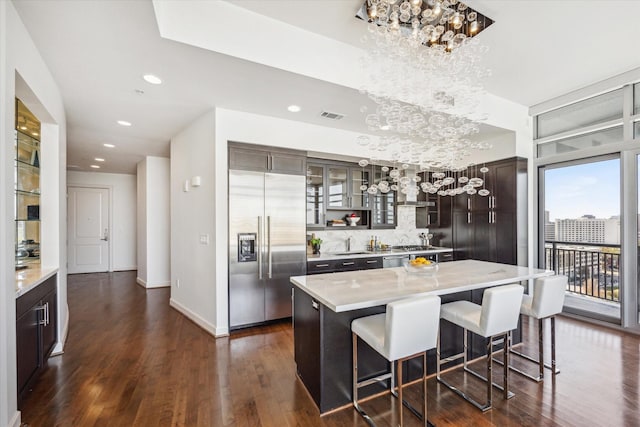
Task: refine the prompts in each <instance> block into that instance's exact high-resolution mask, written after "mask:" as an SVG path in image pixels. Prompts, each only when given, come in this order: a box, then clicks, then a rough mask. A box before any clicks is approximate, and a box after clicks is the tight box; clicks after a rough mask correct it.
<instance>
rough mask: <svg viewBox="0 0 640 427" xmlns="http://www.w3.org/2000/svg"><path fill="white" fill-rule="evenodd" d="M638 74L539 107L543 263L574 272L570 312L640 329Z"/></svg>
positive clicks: (571, 274)
mask: <svg viewBox="0 0 640 427" xmlns="http://www.w3.org/2000/svg"><path fill="white" fill-rule="evenodd" d="M636 74H637V75H636V76H635V77H633V75H632V73H629V74H626V75H625V76H624V77H625V78H626V77H629V76H631V78H630V80H631V81H621V79H620V78H612V79H611V80H610V81H607V82H599V83H598V84H597V85H594V86H593V87H591V88H585V89H582V90H579V91H576V92H573V93H571V94H568V95H566V96H565V97H561V98H558V99H556V100H552V101H549V102H547V103H543V104H540V105H538V106H534V107H532V109H531V112H532V115H533V116H534V140H535V141H534V142H535V156H536V158H535V164H536V167H537V169H538V183H537V184H538V190H539V192H538V200H537V208H538V210H537V213H538V248H537V249H538V251H537V253H538V258H537V262H538V265H539V266H544V267H546V268H549V269H553V270H555V271H556V272H557V273H559V274H565V275H566V276H567V277H568V279H569V283H568V285H567V297H566V300H565V301H566V302H565V311H566V312H571V313H575V314H579V315H583V316H588V317H592V318H596V319H598V320H602V321H607V322H611V323H615V324H619V325H621V326H622V327H624V328H632V329H635V330H638V331H640V233H639V231H638V230H639V229H640V172H639V171H640V70H638V73H636ZM634 79H635V80H634ZM609 82H610V83H611V89H610V90H609V91H604V92H603V91H602V88H603V87H605V86H606V83H609ZM572 100H573V101H572Z"/></svg>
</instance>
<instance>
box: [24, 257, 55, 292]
mask: <svg viewBox="0 0 640 427" xmlns="http://www.w3.org/2000/svg"><path fill="white" fill-rule="evenodd" d="M57 272H58V269H57V268H42V267H40V266H39V265H38V264H32V265H30V266H29V268H26V269H24V270H18V271H16V298H18V297H20V296H22V295H24V294H26V293H27V292H29V291H30V290H31V289H33V288H35V287H36V286H38V285H39V284H40V283H42V282H44V281H45V280H47V279H48V278H49V277H51V276H53V275H54V274H55V273H57Z"/></svg>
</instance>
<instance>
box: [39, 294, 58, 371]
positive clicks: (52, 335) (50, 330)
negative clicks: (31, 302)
mask: <svg viewBox="0 0 640 427" xmlns="http://www.w3.org/2000/svg"><path fill="white" fill-rule="evenodd" d="M42 305H43V306H44V308H45V309H44V312H43V316H44V323H43V325H42V358H43V362H44V360H46V359H47V358H48V357H49V355H50V354H51V351H52V350H53V347H54V346H55V345H56V342H57V340H58V336H57V328H56V323H57V318H58V302H57V294H56V293H55V292H52V293H50V294H48V295H47V296H46V297H44V299H43V300H42Z"/></svg>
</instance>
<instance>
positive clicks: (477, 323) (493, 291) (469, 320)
mask: <svg viewBox="0 0 640 427" xmlns="http://www.w3.org/2000/svg"><path fill="white" fill-rule="evenodd" d="M523 292H524V288H523V287H522V286H520V285H516V284H514V285H504V286H498V287H495V288H490V289H487V290H485V291H484V294H483V296H482V305H481V306H480V305H478V304H474V303H472V302H470V301H455V302H451V303H448V304H444V305H443V306H442V308H441V310H440V317H441V318H442V319H445V320H447V321H449V322H451V323H453V324H455V325H458V326H460V327H462V328H463V329H464V335H463V337H464V349H463V351H462V353H459V354H456V355H453V356H450V357H447V358H445V359H441V358H440V336H438V346H437V360H436V367H437V368H436V369H437V374H436V377H437V379H438V382H440V383H442V384H444V385H445V386H447V387H448V388H449V389H450V390H452V391H454V392H455V393H457V394H458V395H460V396H461V397H462V398H464V399H465V400H466V401H468V402H470V403H472V404H473V405H474V406H476V407H477V408H478V409H480V410H482V411H483V412H484V411H488V410H489V409H491V401H492V389H493V386H495V387H497V388H498V389H500V390H502V391H503V393H504V398H505V399H509V398H511V397H513V393H510V392H509V380H508V373H509V370H508V369H507V366H508V357H509V356H508V355H509V351H508V345H507V342H508V340H507V333H508V332H509V331H511V330H512V329H515V328H516V327H517V326H518V317H519V315H520V304H521V302H522V294H523ZM467 330H469V331H471V332H473V333H474V334H477V335H480V336H481V337H484V338H488V339H489V341H488V343H487V378H484V377H483V376H482V375H480V374H478V373H477V372H474V371H472V370H471V369H469V368H468V367H467V357H468V356H467ZM496 338H499V339H498V340H495V339H496ZM500 343H503V353H504V358H505V359H504V360H505V361H506V362H507V365H505V368H504V379H503V386H502V387H500V386H499V385H498V384H494V383H493V375H492V360H493V355H492V353H493V346H494V345H497V344H500ZM460 358H463V359H464V364H463V369H464V371H465V372H468V373H470V374H472V375H474V376H476V377H478V378H480V379H482V380H484V381H486V383H487V402H486V403H485V404H481V403H479V402H477V401H476V400H474V399H472V398H471V397H470V396H468V395H467V394H465V393H464V392H462V391H460V390H459V389H458V388H456V387H454V386H453V385H451V384H450V383H448V382H447V381H445V380H444V379H443V378H441V376H440V366H441V364H442V363H443V362H451V361H453V360H457V359H460Z"/></svg>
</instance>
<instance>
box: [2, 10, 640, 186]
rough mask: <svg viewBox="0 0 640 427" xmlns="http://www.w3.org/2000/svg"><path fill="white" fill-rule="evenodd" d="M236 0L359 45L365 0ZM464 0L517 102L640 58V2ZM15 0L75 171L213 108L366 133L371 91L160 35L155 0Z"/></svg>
mask: <svg viewBox="0 0 640 427" xmlns="http://www.w3.org/2000/svg"><path fill="white" fill-rule="evenodd" d="M231 3H233V4H234V5H237V6H241V7H242V8H245V9H248V10H251V11H253V12H255V13H258V14H261V15H265V16H270V17H272V18H274V19H277V20H279V21H282V22H283V25H287V24H288V25H293V26H299V27H303V28H304V29H306V30H308V31H310V32H313V33H316V34H320V35H323V36H325V37H327V38H332V39H335V40H339V41H341V42H344V43H348V44H350V45H358V44H359V39H360V37H361V34H362V31H363V28H364V27H363V23H362V22H361V21H359V20H357V19H356V18H354V17H353V16H354V14H355V11H356V10H357V8H358V7H359V6H360V4H361V0H340V1H338V0H335V1H326V0H296V1H291V0H270V1H264V0H236V1H233V2H231ZM468 3H469V4H470V5H472V6H473V7H474V8H476V9H478V10H480V11H481V12H483V13H485V14H486V15H488V16H490V17H491V18H493V19H495V21H496V23H495V24H494V25H492V26H491V27H490V28H489V29H487V30H486V31H485V32H483V33H482V34H481V35H480V36H479V37H481V39H482V42H483V44H486V45H488V46H489V48H490V50H489V53H488V55H487V58H486V61H487V62H486V64H487V66H488V67H489V68H490V69H491V70H492V72H493V74H492V77H491V78H490V79H488V81H487V82H486V84H485V87H486V88H487V90H488V91H489V92H491V93H493V94H495V95H498V96H500V97H503V98H506V99H509V100H511V101H514V102H517V103H519V104H522V105H525V106H530V105H534V104H536V103H539V102H542V101H545V100H548V99H550V98H553V97H556V96H559V95H562V94H564V93H567V92H569V91H572V90H574V89H578V88H580V87H584V86H586V85H588V84H591V83H594V82H597V81H599V80H603V79H605V78H608V77H611V76H613V75H616V74H619V73H621V72H624V71H628V70H630V69H633V68H636V67H638V66H640V57H638V55H637V54H635V51H634V44H635V43H636V42H637V40H638V39H639V37H638V36H640V30H639V28H640V27H638V26H637V24H636V22H635V21H636V19H637V16H640V1H611V0H609V1H607V2H606V3H605V2H600V1H573V0H569V1H563V0H556V1H525V0H519V1H514V0H473V1H471V0H470V1H468ZM14 4H15V6H16V9H17V10H18V12H19V14H20V16H21V18H22V19H23V21H24V23H25V25H26V27H27V29H28V30H29V32H30V34H31V36H32V37H33V39H34V42H35V43H36V46H38V48H39V50H40V52H41V54H42V56H43V57H44V60H45V62H46V63H47V65H48V66H49V68H50V70H51V72H52V74H53V76H54V78H55V79H56V81H57V82H58V85H59V87H60V91H61V93H62V96H63V99H64V103H65V108H66V112H67V121H68V123H67V138H68V164H69V165H70V166H69V167H70V170H90V169H89V164H91V163H92V159H93V158H94V157H103V158H106V159H107V161H106V162H105V163H104V164H103V167H102V169H100V171H101V172H113V173H135V164H136V163H137V162H138V161H139V160H141V159H142V158H143V157H144V156H145V155H152V156H168V142H169V139H170V138H171V137H172V136H173V135H175V134H176V133H178V132H179V131H180V130H181V129H182V128H184V127H185V126H186V125H188V124H189V123H190V122H191V121H192V120H194V119H195V118H197V117H198V116H199V115H201V114H203V113H204V112H206V111H208V110H209V109H211V108H213V107H214V106H217V107H222V108H229V109H233V110H240V111H247V112H252V113H258V114H265V115H270V116H274V117H281V118H287V119H295V120H301V121H305V122H309V123H315V124H319V125H325V126H333V127H339V128H343V129H348V130H354V131H359V132H364V131H365V127H364V115H363V113H361V112H360V107H361V106H362V105H363V104H365V103H366V98H365V97H364V96H363V95H361V94H359V93H358V91H357V90H355V89H352V88H347V87H344V86H340V85H336V84H332V83H328V82H326V81H322V80H319V79H314V78H310V77H305V76H302V75H300V74H295V73H292V72H289V71H284V70H280V69H277V68H274V67H269V66H266V65H261V64H258V63H255V62H249V61H246V60H242V59H238V58H235V57H233V56H231V55H223V54H220V53H216V52H212V51H209V50H204V49H200V48H197V47H193V46H189V45H186V44H183V43H178V42H174V41H171V40H167V39H163V38H161V37H160V35H159V31H158V26H157V23H156V19H155V15H154V8H153V5H152V3H151V1H150V0H123V1H108V0H90V1H82V2H80V1H74V0H70V1H69V0H20V1H14ZM605 5H606V6H605ZM610 23H611V24H610ZM211 25H212V26H215V25H216V23H215V22H213V23H211ZM238 31H242V28H241V27H240V28H238ZM228 37H230V38H232V37H234V34H229V35H228ZM144 73H153V74H156V75H159V76H161V77H162V79H163V80H164V84H162V85H160V86H152V85H149V84H148V83H146V82H144V81H143V80H142V78H141V75H142V74H144ZM136 89H139V90H143V91H144V94H143V95H139V94H137V93H136ZM292 103H296V104H300V105H304V106H305V108H304V109H303V111H302V112H300V113H297V114H295V115H293V114H292V113H289V112H287V111H286V106H287V105H289V104H292ZM322 110H328V111H335V112H339V113H342V114H345V116H346V117H345V118H344V119H343V120H341V121H335V122H329V121H327V120H326V119H323V118H320V117H319V113H320V111H322ZM117 120H127V121H130V122H132V123H133V126H131V127H129V128H124V127H121V126H118V125H117V124H116V121H117ZM485 132H489V133H495V132H498V130H497V129H496V128H490V127H486V128H485ZM103 143H112V144H114V145H116V148H115V149H106V148H104V147H103V146H102V144H103ZM73 166H77V168H73Z"/></svg>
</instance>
